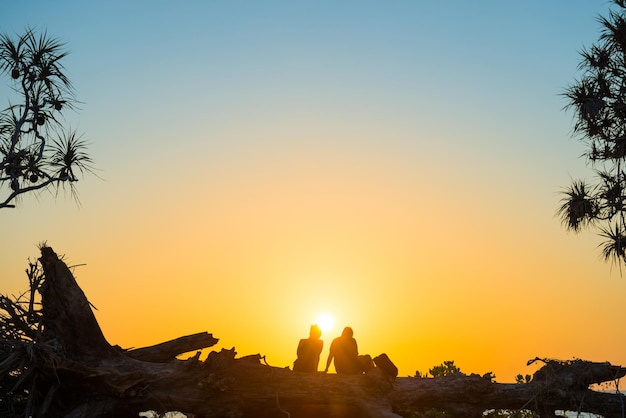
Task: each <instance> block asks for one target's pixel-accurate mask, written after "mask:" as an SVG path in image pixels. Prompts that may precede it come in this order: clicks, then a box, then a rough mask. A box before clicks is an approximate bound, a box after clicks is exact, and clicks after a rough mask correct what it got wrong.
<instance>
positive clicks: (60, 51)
mask: <svg viewBox="0 0 626 418" xmlns="http://www.w3.org/2000/svg"><path fill="white" fill-rule="evenodd" d="M66 55H67V52H66V51H65V49H64V45H63V43H61V42H59V41H58V40H56V39H54V38H51V37H50V36H48V34H47V33H46V32H42V33H36V32H35V31H34V30H32V29H28V30H26V31H25V33H24V34H23V35H21V36H19V37H17V39H13V38H12V37H10V36H9V35H6V34H1V35H0V76H4V77H8V80H9V84H10V87H11V90H12V91H13V92H14V93H15V95H16V102H15V103H11V102H10V101H9V103H8V107H7V108H5V109H4V110H2V111H1V112H0V193H3V194H2V195H0V208H6V207H15V202H16V201H17V200H18V198H19V197H20V196H21V195H23V194H24V193H29V192H33V191H41V190H45V189H48V188H49V187H53V188H56V189H58V188H59V187H65V186H66V185H67V186H68V187H69V189H70V190H71V193H72V195H73V196H74V197H75V198H77V195H76V190H75V188H74V183H75V182H76V181H78V174H83V173H85V172H89V171H91V169H92V165H91V164H92V160H91V157H90V156H89V155H88V154H87V153H86V152H85V149H86V143H85V142H84V141H83V140H82V139H81V137H80V136H79V135H77V134H76V132H75V131H72V130H69V129H65V128H64V126H63V123H62V121H63V119H62V112H63V111H64V110H66V109H73V108H74V107H75V104H76V100H75V98H74V90H73V87H72V84H71V82H70V80H69V79H68V78H67V76H66V74H65V69H64V67H63V63H62V61H63V59H64V58H65V57H66Z"/></svg>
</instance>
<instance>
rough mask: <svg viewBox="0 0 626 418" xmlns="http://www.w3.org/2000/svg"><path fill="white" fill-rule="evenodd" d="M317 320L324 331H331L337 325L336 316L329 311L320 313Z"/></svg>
mask: <svg viewBox="0 0 626 418" xmlns="http://www.w3.org/2000/svg"><path fill="white" fill-rule="evenodd" d="M315 321H316V323H317V325H318V326H319V327H320V329H321V330H322V332H323V333H327V332H328V331H331V330H332V329H333V326H334V325H335V320H334V318H333V317H332V316H331V315H329V314H327V313H322V314H319V315H318V316H317V318H316V320H315Z"/></svg>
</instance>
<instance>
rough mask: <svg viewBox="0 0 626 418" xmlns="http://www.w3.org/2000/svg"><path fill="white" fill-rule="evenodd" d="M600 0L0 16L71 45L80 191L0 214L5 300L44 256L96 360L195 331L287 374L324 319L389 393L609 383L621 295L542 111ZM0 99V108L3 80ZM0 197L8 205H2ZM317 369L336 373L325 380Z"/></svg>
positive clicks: (555, 117)
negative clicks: (444, 385)
mask: <svg viewBox="0 0 626 418" xmlns="http://www.w3.org/2000/svg"><path fill="white" fill-rule="evenodd" d="M609 9H610V3H609V2H608V1H606V0H550V1H544V0H529V1H525V2H519V1H509V0H481V1H473V2H467V1H465V0H451V1H446V2H434V1H422V0H414V1H402V0H392V1H369V0H364V1H340V2H338V1H325V0H320V1H297V2H294V1H286V0H285V1H282V0H269V1H263V2H257V1H237V0H235V1H181V2H168V1H133V2H128V1H118V0H113V1H107V2H80V1H63V0H61V1H55V2H46V1H43V0H36V1H35V0H34V1H28V2H4V3H3V4H2V5H0V32H1V33H7V34H10V35H17V34H20V33H23V31H24V30H25V28H27V27H32V28H35V29H37V30H46V31H47V32H48V34H50V35H51V36H53V37H55V38H58V39H60V40H62V41H63V42H65V44H66V48H67V50H68V51H69V52H70V54H69V55H68V57H67V58H66V60H65V62H64V65H65V68H66V70H67V75H68V76H69V78H70V79H71V81H72V83H73V85H74V87H75V89H76V96H77V99H78V100H79V101H80V102H81V103H80V106H78V109H77V110H76V111H74V112H69V113H66V114H65V120H66V124H67V125H68V126H69V127H71V128H74V129H76V130H77V131H78V132H80V133H82V134H83V139H85V140H86V141H88V143H89V153H90V155H91V156H92V158H93V160H94V161H95V167H96V169H97V170H96V172H95V175H87V176H85V177H83V178H81V180H80V181H79V182H78V184H77V186H78V190H79V193H80V195H79V197H80V204H78V203H77V202H76V201H74V200H73V199H72V197H71V195H70V194H69V193H63V192H62V191H61V192H60V193H59V194H58V195H55V193H53V192H45V193H42V194H39V195H36V196H35V195H33V196H29V197H26V198H24V199H22V200H21V201H20V202H19V205H18V207H17V208H15V209H2V213H0V228H2V231H3V233H2V235H1V237H0V241H1V243H2V244H1V245H2V252H1V253H0V285H1V286H0V292H2V293H4V294H9V295H11V294H18V293H20V292H21V291H24V290H26V289H27V285H28V281H27V278H26V275H25V274H24V270H25V268H26V267H27V262H28V260H29V259H35V258H36V257H37V256H38V250H37V245H38V244H39V243H41V242H44V241H45V242H47V244H48V245H49V246H51V247H52V248H53V249H54V250H55V251H56V252H57V253H58V254H60V255H64V257H65V260H66V261H67V263H68V265H71V266H75V267H73V271H74V274H75V277H76V279H77V281H78V283H79V285H80V286H81V288H82V289H83V290H84V292H85V294H86V295H87V297H88V299H89V300H90V301H91V303H92V304H93V305H94V306H95V307H96V308H97V311H96V312H95V314H96V317H97V319H98V321H99V323H100V326H101V327H102V330H103V332H104V334H105V336H106V338H107V340H108V341H109V342H110V343H111V344H117V345H120V346H122V347H125V348H129V347H141V346H147V345H151V344H156V343H160V342H163V341H166V340H170V339H174V338H177V337H180V336H183V335H188V334H192V333H196V332H202V331H207V332H209V333H212V334H213V336H215V337H216V338H218V339H219V343H218V344H217V345H216V346H214V347H212V348H211V349H209V350H205V353H208V351H210V350H217V351H219V350H220V349H221V348H227V349H230V348H231V347H235V349H236V351H237V353H238V355H240V356H244V355H249V354H256V353H259V354H261V355H264V356H265V357H266V360H267V362H268V363H269V364H271V365H273V366H277V367H291V366H292V364H293V361H294V360H295V357H296V347H297V344H298V340H299V339H300V338H305V337H307V336H308V330H309V326H310V325H311V324H313V323H315V321H316V320H317V318H318V315H320V314H322V313H326V314H327V315H329V316H331V317H332V318H333V319H334V322H335V325H334V328H333V329H331V330H329V331H326V332H325V333H324V334H323V335H322V339H323V340H324V351H323V353H322V359H321V362H320V368H323V363H325V360H326V356H327V353H328V347H329V346H330V342H331V341H332V339H333V338H335V337H337V336H339V334H340V333H341V329H342V328H343V327H344V326H351V327H352V328H353V329H354V336H355V338H356V339H357V342H358V344H359V351H360V353H362V354H370V355H372V356H376V355H378V354H380V353H383V352H384V353H387V354H388V355H389V357H390V358H391V359H392V361H394V363H395V364H396V365H397V366H398V368H399V371H400V375H401V376H410V375H414V374H415V373H416V372H417V371H419V372H421V373H425V372H427V371H428V369H430V368H432V367H433V366H436V365H439V364H441V363H442V362H444V361H449V360H453V361H454V362H455V364H456V365H457V366H458V367H460V369H461V371H463V372H465V373H468V374H469V373H479V374H483V373H487V372H490V371H491V372H493V373H494V374H495V375H496V380H497V381H499V382H512V381H514V380H515V376H516V375H517V374H519V373H521V374H532V373H533V372H534V371H535V370H536V365H532V366H527V364H526V363H527V361H528V360H530V359H534V358H535V357H540V358H553V359H562V360H571V359H574V358H580V359H585V360H590V361H610V362H611V363H613V364H620V365H626V354H625V353H624V350H623V346H624V344H625V343H626V336H625V335H624V333H623V332H622V331H623V327H622V324H623V318H624V316H625V314H626V304H624V303H623V298H624V295H626V277H624V276H622V275H620V272H619V268H618V267H616V266H612V265H611V264H610V263H608V264H607V263H605V262H604V261H603V260H602V259H601V258H600V252H599V249H598V248H597V247H598V244H599V243H600V241H601V239H600V238H599V237H598V236H597V235H596V234H595V233H594V232H593V231H588V232H583V233H581V234H574V233H572V232H568V231H566V230H565V229H564V228H563V226H562V225H561V222H560V220H559V219H558V217H557V216H556V215H555V214H556V210H557V208H558V207H559V205H560V199H561V198H562V195H561V193H562V191H563V190H564V188H566V187H567V186H569V184H570V182H571V181H572V180H573V179H577V178H591V175H592V172H591V169H590V167H589V166H588V165H587V164H586V162H585V160H584V159H582V158H580V156H581V154H582V153H583V152H584V151H585V149H584V147H583V146H582V144H581V143H580V142H579V141H578V140H577V139H576V138H573V137H572V128H573V122H574V119H573V117H574V115H573V114H572V113H571V112H568V111H566V110H564V107H565V106H566V104H567V103H566V100H565V98H564V97H563V96H562V94H563V92H564V90H565V89H566V88H567V86H569V85H571V84H572V83H573V82H574V81H575V79H576V76H577V68H578V63H579V62H580V55H579V53H580V51H581V49H582V48H583V47H585V46H590V45H591V44H592V43H593V42H595V41H596V40H597V39H598V36H599V31H600V26H599V24H598V21H597V18H598V16H599V15H606V14H607V12H608V10H609ZM1 80H2V82H1V83H0V102H2V106H3V107H4V106H5V105H7V104H8V102H9V100H10V99H11V98H12V97H14V96H12V93H11V91H10V90H9V88H8V86H9V78H8V77H7V76H4V77H3V78H2V79H1ZM0 192H6V188H5V189H0ZM331 371H332V368H331Z"/></svg>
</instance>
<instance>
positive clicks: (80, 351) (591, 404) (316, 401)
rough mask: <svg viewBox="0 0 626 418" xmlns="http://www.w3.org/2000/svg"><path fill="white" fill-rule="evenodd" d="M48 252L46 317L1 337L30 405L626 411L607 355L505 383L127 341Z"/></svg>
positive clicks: (188, 343) (106, 411) (50, 411)
mask: <svg viewBox="0 0 626 418" xmlns="http://www.w3.org/2000/svg"><path fill="white" fill-rule="evenodd" d="M40 262H41V265H42V267H43V271H44V275H45V280H44V282H43V285H42V286H41V287H40V289H39V291H40V293H41V296H42V309H41V318H40V319H41V320H40V324H41V325H40V326H38V327H36V330H35V331H36V332H33V333H27V334H28V335H30V336H31V339H22V340H9V339H8V338H5V340H4V341H2V342H1V343H2V344H1V347H0V348H1V349H2V351H4V352H7V353H9V356H8V357H7V359H6V360H5V361H3V362H2V363H0V371H1V372H3V374H2V375H0V383H2V382H4V383H2V384H1V385H0V386H2V387H7V386H6V385H7V382H11V383H12V384H15V386H14V388H13V389H14V390H16V389H17V388H22V389H27V390H28V394H27V395H28V402H27V403H26V405H25V406H24V409H23V413H24V414H25V415H33V416H66V417H84V416H89V417H126V416H128V417H137V416H139V412H141V411H146V410H158V411H161V412H164V411H167V410H178V411H183V412H187V413H192V414H194V416H196V417H207V418H209V417H255V418H274V417H290V418H305V417H330V418H332V417H336V418H340V417H341V418H349V417H363V418H374V417H376V418H392V417H394V418H397V417H418V416H421V415H420V411H423V410H424V409H426V408H436V409H440V410H442V411H446V415H445V416H446V417H463V418H472V417H480V416H481V415H482V413H483V411H485V410H488V409H511V410H518V409H528V410H533V411H536V412H538V413H539V414H540V416H541V417H542V418H546V417H554V416H555V412H554V411H555V410H572V411H581V412H592V413H596V414H600V415H602V416H604V417H606V418H617V417H622V418H623V417H624V412H623V411H624V404H626V402H625V401H626V399H625V397H624V396H623V395H621V394H615V393H614V394H610V393H602V392H597V391H593V390H591V389H589V386H590V385H592V384H594V383H602V382H606V381H613V380H615V379H618V378H620V377H622V376H624V375H626V369H625V368H622V367H619V366H613V365H611V364H609V363H593V362H587V361H582V360H576V361H567V362H562V361H556V360H542V361H543V362H544V363H545V365H544V366H543V367H542V368H541V369H540V370H539V371H537V372H536V373H535V375H534V377H533V379H532V381H531V382H529V383H527V384H501V383H496V382H494V381H492V379H491V377H490V376H485V377H481V376H478V375H470V376H466V375H463V374H456V375H451V376H447V377H442V378H410V377H405V378H396V379H393V378H391V377H388V376H387V375H385V374H384V373H383V372H382V371H381V370H380V369H378V368H374V369H372V370H371V371H370V372H368V373H367V374H365V375H357V376H341V375H332V374H325V373H298V372H293V371H291V370H289V369H286V368H285V369H282V368H276V367H270V366H268V365H264V364H262V363H261V360H262V357H261V356H260V355H253V356H247V357H243V358H236V352H235V350H234V348H233V349H232V350H222V351H220V352H211V353H210V354H209V356H208V357H207V359H206V360H205V361H200V360H199V353H198V355H196V356H194V357H192V358H190V359H187V360H178V359H176V357H177V356H178V355H179V354H181V353H185V352H191V351H194V350H199V349H202V348H206V347H211V346H213V345H214V344H216V343H217V339H215V338H213V336H212V335H211V334H207V333H198V334H193V335H190V336H185V337H180V338H177V339H175V340H172V341H168V342H165V343H161V344H157V345H155V346H151V347H145V348H139V349H132V350H123V349H121V348H120V347H117V346H111V345H110V344H109V343H108V342H107V341H106V339H105V338H104V335H103V334H102V331H101V330H100V327H99V325H98V323H97V321H96V319H95V316H94V315H93V312H92V311H91V307H90V304H89V302H88V301H87V298H86V297H85V295H84V293H83V292H82V290H81V289H80V287H79V286H78V284H77V283H76V281H75V280H74V278H73V276H72V274H71V271H70V270H69V269H68V268H67V266H66V265H65V263H63V261H62V260H59V258H58V257H57V255H56V254H55V253H54V251H52V249H50V248H42V256H41V259H40ZM0 308H2V307H1V306H0ZM11 309H13V308H11ZM3 335H9V334H3ZM16 341H17V342H16ZM9 360H10V361H9ZM536 360H539V359H536ZM22 393H24V394H26V392H22ZM0 406H1V402H0Z"/></svg>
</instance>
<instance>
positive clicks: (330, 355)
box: [324, 344, 335, 372]
mask: <svg viewBox="0 0 626 418" xmlns="http://www.w3.org/2000/svg"><path fill="white" fill-rule="evenodd" d="M334 356H335V354H334V353H333V344H331V345H330V350H328V359H327V360H326V368H325V369H324V372H327V371H328V368H329V367H330V362H331V361H333V357H334Z"/></svg>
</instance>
